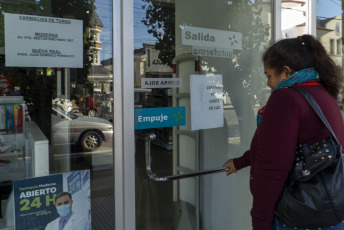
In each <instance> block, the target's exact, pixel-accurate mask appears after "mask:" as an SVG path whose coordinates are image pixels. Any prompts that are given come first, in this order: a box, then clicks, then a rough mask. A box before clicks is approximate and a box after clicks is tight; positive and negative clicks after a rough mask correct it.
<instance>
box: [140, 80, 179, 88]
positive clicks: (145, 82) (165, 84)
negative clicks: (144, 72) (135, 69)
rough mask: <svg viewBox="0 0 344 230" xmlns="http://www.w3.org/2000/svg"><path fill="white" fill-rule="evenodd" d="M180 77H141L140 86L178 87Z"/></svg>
mask: <svg viewBox="0 0 344 230" xmlns="http://www.w3.org/2000/svg"><path fill="white" fill-rule="evenodd" d="M180 87H182V79H181V78H141V88H148V89H152V88H180Z"/></svg>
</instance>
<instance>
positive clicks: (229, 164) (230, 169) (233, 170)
mask: <svg viewBox="0 0 344 230" xmlns="http://www.w3.org/2000/svg"><path fill="white" fill-rule="evenodd" d="M223 166H224V167H227V168H228V170H227V172H226V175H227V176H229V175H231V174H232V173H236V172H238V170H237V169H236V168H235V166H234V163H233V159H229V160H228V161H227V162H226V163H225V164H224V165H223Z"/></svg>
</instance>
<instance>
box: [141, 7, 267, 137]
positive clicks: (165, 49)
mask: <svg viewBox="0 0 344 230" xmlns="http://www.w3.org/2000/svg"><path fill="white" fill-rule="evenodd" d="M143 1H144V2H146V3H148V4H147V5H146V6H144V7H143V8H144V9H145V10H146V18H145V19H143V20H142V22H143V23H144V24H145V25H146V26H147V27H148V32H149V33H150V34H152V35H153V36H154V37H155V38H157V39H158V42H157V45H156V49H157V50H159V51H160V56H159V58H160V59H161V60H162V61H163V62H164V63H168V64H171V62H172V59H173V58H174V57H175V7H174V3H167V2H165V1H164V2H160V1H156V0H143ZM194 2H197V1H194ZM208 2H209V3H210V2H211V1H208ZM176 4H178V3H176ZM213 4H214V5H213V6H211V7H214V6H216V7H217V9H221V8H222V9H226V14H225V15H224V16H223V17H222V19H223V20H222V19H221V20H220V21H213V19H211V17H212V16H211V13H210V12H209V9H201V7H202V6H205V7H210V6H209V4H200V5H197V7H196V8H192V9H191V8H190V9H189V12H190V14H194V13H196V11H197V12H207V13H206V14H202V17H203V18H202V21H206V22H207V28H210V29H212V26H211V25H212V24H211V23H213V28H216V29H220V30H225V31H228V30H230V31H233V32H239V33H241V34H242V50H234V53H233V58H232V60H230V61H228V59H226V58H212V57H202V64H203V67H205V66H206V67H208V68H207V69H208V71H207V72H211V73H215V72H216V73H219V74H222V75H223V81H224V90H225V91H226V92H228V94H229V96H230V99H231V101H232V104H233V107H234V109H235V111H236V114H237V116H238V120H239V127H240V137H241V143H242V144H247V143H249V141H250V139H251V136H252V133H253V131H254V127H255V112H254V110H253V107H254V106H255V105H256V104H257V102H258V103H259V104H260V106H261V105H263V104H264V103H265V100H264V99H265V98H263V97H262V96H265V95H264V94H262V89H264V88H266V79H265V76H264V68H263V65H262V62H261V55H262V53H263V51H264V48H265V46H266V45H267V43H268V39H269V30H270V28H269V25H267V24H266V23H265V22H263V20H262V15H263V14H264V13H265V14H267V13H270V11H271V6H270V4H272V3H271V2H270V4H269V3H267V2H266V1H265V2H263V1H262V0H231V1H229V0H226V1H214V2H213ZM221 4H223V6H221ZM264 4H265V5H264ZM264 7H267V8H266V10H267V11H268V12H263V9H264ZM184 10H186V9H184ZM212 13H214V11H212ZM199 16H200V15H199ZM220 18H221V17H220ZM206 19H208V20H206ZM186 23H191V22H186ZM191 25H192V23H191ZM228 39H232V40H231V42H233V44H234V43H235V42H236V41H237V40H236V38H234V37H232V38H228ZM204 65H205V66H204ZM261 95H262V96H261Z"/></svg>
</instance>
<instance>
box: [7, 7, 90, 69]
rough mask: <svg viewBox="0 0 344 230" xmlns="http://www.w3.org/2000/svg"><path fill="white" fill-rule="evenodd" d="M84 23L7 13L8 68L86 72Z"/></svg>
mask: <svg viewBox="0 0 344 230" xmlns="http://www.w3.org/2000/svg"><path fill="white" fill-rule="evenodd" d="M82 23H83V22H82V20H74V19H66V18H52V17H43V16H35V15H24V14H8V13H6V14H5V55H6V63H5V64H6V66H16V67H19V66H20V67H64V68H83V31H82V25H83V24H82Z"/></svg>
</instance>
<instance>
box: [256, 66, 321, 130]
mask: <svg viewBox="0 0 344 230" xmlns="http://www.w3.org/2000/svg"><path fill="white" fill-rule="evenodd" d="M312 80H316V81H319V80H320V79H319V74H318V72H317V71H316V70H315V68H314V67H311V68H307V69H302V70H299V71H297V72H295V73H293V74H292V75H290V76H289V77H288V78H287V79H285V80H283V81H281V82H280V83H279V84H278V85H277V86H276V88H274V89H273V91H274V90H276V89H279V88H284V87H290V86H293V85H295V84H302V83H304V82H307V81H312ZM264 109H265V106H264V107H262V108H261V109H259V111H258V114H257V126H258V125H259V123H260V121H261V120H262V117H263V113H264Z"/></svg>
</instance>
